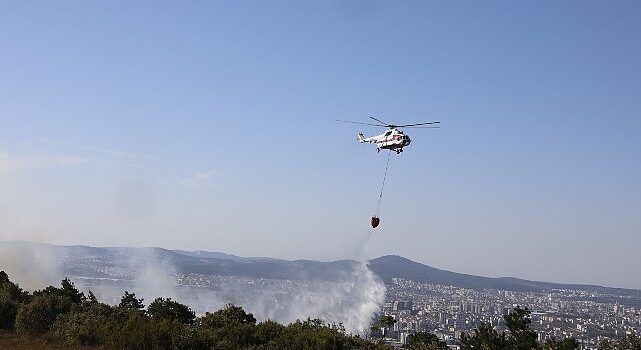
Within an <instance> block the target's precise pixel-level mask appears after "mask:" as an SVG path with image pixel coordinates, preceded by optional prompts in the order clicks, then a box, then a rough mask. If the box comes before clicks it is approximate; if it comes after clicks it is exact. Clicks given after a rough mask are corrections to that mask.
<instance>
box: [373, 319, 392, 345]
mask: <svg viewBox="0 0 641 350" xmlns="http://www.w3.org/2000/svg"><path fill="white" fill-rule="evenodd" d="M395 323H396V320H395V319H394V317H392V316H390V315H384V316H381V317H379V318H378V319H377V320H376V321H374V322H372V325H371V326H370V331H371V335H372V337H373V338H379V339H378V343H379V344H380V343H382V342H383V339H384V338H385V331H386V330H387V329H388V328H392V327H393V326H394V324H395Z"/></svg>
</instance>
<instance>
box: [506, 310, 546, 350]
mask: <svg viewBox="0 0 641 350" xmlns="http://www.w3.org/2000/svg"><path fill="white" fill-rule="evenodd" d="M530 314H531V311H530V310H529V309H528V308H527V307H526V308H521V307H519V306H517V307H516V308H514V310H513V311H512V312H511V313H510V314H508V315H506V316H505V317H504V320H505V324H506V326H507V328H508V330H509V331H510V336H509V338H508V345H509V346H510V348H511V349H514V350H532V349H536V348H537V347H538V343H537V341H536V338H537V336H536V332H535V331H533V330H532V329H530V323H532V320H531V319H530Z"/></svg>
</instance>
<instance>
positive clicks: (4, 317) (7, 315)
mask: <svg viewBox="0 0 641 350" xmlns="http://www.w3.org/2000/svg"><path fill="white" fill-rule="evenodd" d="M17 314H18V303H17V302H16V301H14V300H12V299H11V298H9V297H7V296H4V295H2V294H0V329H13V327H14V326H15V323H16V315H17Z"/></svg>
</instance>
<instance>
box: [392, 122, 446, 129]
mask: <svg viewBox="0 0 641 350" xmlns="http://www.w3.org/2000/svg"><path fill="white" fill-rule="evenodd" d="M430 124H441V122H429V123H418V124H405V125H396V127H397V128H407V127H412V126H419V125H430Z"/></svg>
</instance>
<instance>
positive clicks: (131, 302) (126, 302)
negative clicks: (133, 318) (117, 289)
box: [118, 291, 145, 310]
mask: <svg viewBox="0 0 641 350" xmlns="http://www.w3.org/2000/svg"><path fill="white" fill-rule="evenodd" d="M143 300H144V299H142V298H140V299H136V293H129V292H128V291H125V294H123V295H122V298H121V299H120V304H118V307H119V308H121V309H130V310H142V309H144V308H145V305H144V304H143V303H142V302H143Z"/></svg>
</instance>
